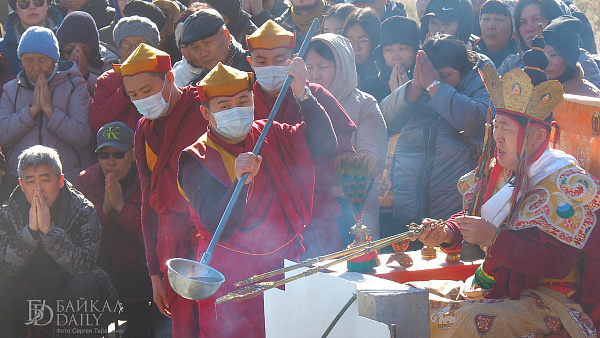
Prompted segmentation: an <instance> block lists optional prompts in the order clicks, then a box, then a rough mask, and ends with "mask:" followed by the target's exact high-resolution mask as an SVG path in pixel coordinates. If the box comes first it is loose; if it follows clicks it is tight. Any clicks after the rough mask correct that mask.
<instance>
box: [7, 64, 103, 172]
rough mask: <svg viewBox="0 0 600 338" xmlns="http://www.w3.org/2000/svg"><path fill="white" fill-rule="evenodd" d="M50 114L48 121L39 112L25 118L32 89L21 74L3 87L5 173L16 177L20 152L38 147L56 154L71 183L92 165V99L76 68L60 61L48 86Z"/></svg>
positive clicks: (23, 73)
mask: <svg viewBox="0 0 600 338" xmlns="http://www.w3.org/2000/svg"><path fill="white" fill-rule="evenodd" d="M48 89H49V90H50V94H51V95H52V105H53V106H54V113H53V114H52V117H51V118H50V119H48V117H47V116H46V114H44V113H43V112H40V113H39V114H38V115H37V116H36V118H35V119H34V118H32V117H31V115H29V107H30V106H31V104H32V103H33V90H34V86H33V84H31V82H30V81H29V79H27V76H26V75H25V71H21V72H20V73H19V75H18V76H17V78H16V79H14V80H12V81H10V82H7V83H6V84H5V85H4V93H2V99H1V100H0V146H1V147H2V150H3V151H4V155H5V156H6V157H7V159H8V172H9V173H10V174H12V175H15V176H17V162H18V157H19V154H20V153H21V151H23V150H24V149H27V148H29V147H31V146H33V145H37V144H41V145H45V146H48V147H52V148H54V149H56V150H57V151H58V154H59V155H60V160H61V162H62V164H63V172H64V174H65V177H66V178H67V179H68V180H71V181H74V180H75V179H76V178H77V175H78V174H79V172H80V171H81V170H83V169H85V168H87V167H89V166H90V165H91V164H92V163H93V160H92V154H93V148H91V146H90V141H91V140H92V128H90V123H89V115H90V105H91V102H92V99H91V97H90V94H89V92H88V89H87V84H86V81H85V80H84V79H83V77H82V76H81V73H80V72H79V70H78V69H77V66H76V65H75V64H74V63H72V62H70V61H60V63H59V67H58V72H57V73H56V75H55V76H54V77H53V78H52V80H50V82H49V83H48Z"/></svg>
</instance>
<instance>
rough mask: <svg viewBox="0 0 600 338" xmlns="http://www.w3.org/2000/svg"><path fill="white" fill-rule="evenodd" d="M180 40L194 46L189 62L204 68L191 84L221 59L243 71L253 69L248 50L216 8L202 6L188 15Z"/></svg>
mask: <svg viewBox="0 0 600 338" xmlns="http://www.w3.org/2000/svg"><path fill="white" fill-rule="evenodd" d="M180 44H181V48H182V49H184V48H189V49H190V50H189V56H190V58H189V59H187V57H186V59H187V62H188V63H190V64H191V65H192V66H194V67H201V68H202V71H201V72H200V74H198V75H197V76H196V77H195V78H193V79H192V81H190V83H188V84H196V83H198V82H199V81H200V80H202V79H203V78H204V77H205V76H206V74H208V73H209V72H210V71H211V69H213V67H214V66H216V65H217V63H219V62H221V63H222V64H225V65H227V66H231V67H234V68H236V69H239V70H242V71H246V72H249V71H252V67H251V66H250V64H249V63H248V60H247V59H246V51H245V50H244V49H243V48H242V45H241V44H240V43H239V42H237V41H235V39H234V38H233V37H232V36H231V33H229V30H228V29H227V27H225V21H224V20H223V17H222V16H221V14H219V12H217V11H216V10H214V9H202V10H199V11H197V12H195V13H194V14H192V15H190V17H189V18H187V19H185V22H184V23H183V28H182V29H181V42H180Z"/></svg>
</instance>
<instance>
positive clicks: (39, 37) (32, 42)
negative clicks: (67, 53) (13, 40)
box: [17, 26, 59, 63]
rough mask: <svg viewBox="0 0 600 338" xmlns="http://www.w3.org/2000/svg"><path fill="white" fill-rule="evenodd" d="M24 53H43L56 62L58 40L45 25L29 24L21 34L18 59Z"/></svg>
mask: <svg viewBox="0 0 600 338" xmlns="http://www.w3.org/2000/svg"><path fill="white" fill-rule="evenodd" d="M24 53H34V54H42V55H45V56H47V57H49V58H51V59H52V61H54V63H56V62H58V58H59V55H58V41H57V40H56V37H55V36H54V33H52V31H51V30H49V29H48V28H45V27H39V26H31V27H29V28H27V30H26V31H25V33H23V35H21V41H19V47H18V48H17V54H18V55H19V59H20V58H21V55H23V54H24Z"/></svg>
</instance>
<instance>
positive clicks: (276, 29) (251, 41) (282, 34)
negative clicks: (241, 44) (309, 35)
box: [246, 20, 296, 51]
mask: <svg viewBox="0 0 600 338" xmlns="http://www.w3.org/2000/svg"><path fill="white" fill-rule="evenodd" d="M246 45H247V46H248V50H250V51H251V50H254V49H275V48H279V47H286V48H294V47H295V46H296V33H292V32H290V31H287V30H286V29H285V28H283V27H281V26H280V25H278V24H277V23H275V21H273V20H268V21H267V22H265V23H264V24H263V25H262V26H260V28H259V29H258V30H256V32H254V33H252V34H251V35H246Z"/></svg>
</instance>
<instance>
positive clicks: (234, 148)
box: [179, 58, 336, 337]
mask: <svg viewBox="0 0 600 338" xmlns="http://www.w3.org/2000/svg"><path fill="white" fill-rule="evenodd" d="M288 72H289V74H290V75H292V76H293V77H294V80H293V81H292V92H293V93H294V95H296V96H297V97H299V98H298V101H299V104H300V106H301V112H302V114H303V116H304V121H303V122H300V123H298V124H295V125H288V124H282V123H278V122H274V123H273V125H272V127H271V129H270V130H269V132H268V134H267V136H266V139H265V143H264V144H263V146H262V148H261V149H260V155H259V156H255V155H253V154H252V152H251V151H252V149H253V148H254V146H255V144H256V141H257V139H258V138H259V135H260V133H261V132H262V130H263V128H264V126H265V120H259V121H254V116H253V100H252V92H251V89H252V82H253V79H252V74H251V73H245V72H241V71H238V70H236V69H234V68H231V67H228V66H223V65H222V64H220V63H219V65H217V67H215V68H214V69H213V70H212V71H211V72H210V73H209V74H208V75H207V77H206V78H204V80H202V81H201V82H200V83H199V85H198V88H199V89H198V91H199V94H200V97H201V98H202V101H203V106H202V113H203V115H204V116H205V118H206V119H207V120H209V121H210V124H209V128H208V132H207V133H206V134H204V135H203V136H202V137H200V139H198V141H197V142H196V143H194V144H193V145H192V146H190V147H188V148H187V149H185V151H184V152H183V153H182V154H181V157H180V172H179V183H180V185H181V187H182V190H183V192H184V193H185V195H186V197H187V198H188V200H189V201H190V205H191V207H192V209H193V211H194V212H195V213H196V214H197V215H198V216H199V219H200V220H201V223H199V224H198V229H199V232H200V244H199V255H202V254H203V253H204V252H205V251H206V249H207V247H208V245H209V243H210V240H211V238H212V235H213V233H214V232H215V230H216V228H217V225H218V223H219V221H220V219H221V216H222V215H223V212H224V210H225V207H226V205H227V203H228V202H229V200H230V198H231V195H232V193H233V191H234V189H235V186H236V185H237V182H238V180H239V179H240V177H241V175H242V174H243V173H248V174H249V175H248V178H247V179H246V181H245V185H244V186H243V189H242V192H241V195H240V198H239V199H238V200H237V202H236V204H235V205H234V209H233V211H232V213H231V217H230V218H229V220H228V222H227V223H226V225H225V228H224V231H223V233H222V236H221V237H220V240H219V242H218V244H217V246H216V248H215V251H214V252H213V256H212V260H211V266H212V267H213V268H215V269H217V270H219V271H220V272H221V273H223V275H224V276H225V282H224V283H223V285H221V288H220V289H219V290H218V291H217V293H216V294H215V295H214V296H213V297H211V298H208V299H206V300H203V301H200V302H199V309H200V326H201V331H202V336H206V337H239V336H244V337H264V336H265V327H264V312H263V296H262V294H261V295H260V296H258V297H256V298H253V299H250V300H246V301H243V302H231V303H222V304H219V305H217V306H215V305H214V304H213V303H214V301H215V299H216V298H218V297H221V296H223V295H225V294H227V293H229V292H231V291H233V290H234V287H233V283H234V282H236V281H240V280H244V279H247V278H249V277H251V276H253V275H255V274H260V273H264V272H268V271H271V270H274V269H278V268H281V267H283V260H284V259H289V260H294V261H297V260H298V256H299V254H301V253H302V252H303V251H304V248H303V247H302V234H303V230H304V227H305V226H306V224H308V223H309V222H310V220H311V211H312V207H313V193H314V185H315V180H314V159H315V158H319V157H323V156H327V155H328V154H329V153H330V152H332V151H334V150H335V148H336V138H335V134H334V131H333V128H332V126H331V122H330V121H329V118H328V116H327V115H326V114H325V113H323V111H322V110H321V109H316V108H315V106H316V105H318V103H317V102H316V100H315V99H314V97H313V96H312V95H310V94H308V96H305V94H306V90H307V89H306V87H305V79H306V78H305V76H306V66H304V61H302V59H300V58H295V59H294V60H293V61H292V62H291V63H290V65H289V66H288Z"/></svg>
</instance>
